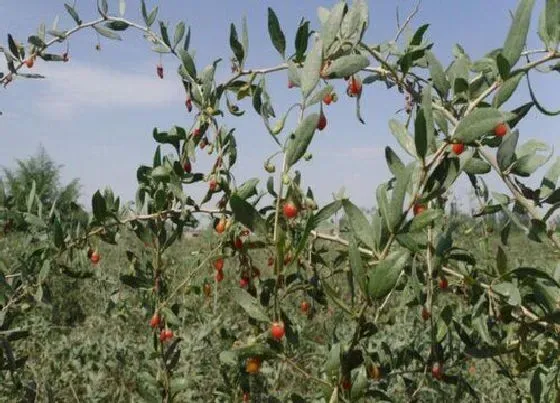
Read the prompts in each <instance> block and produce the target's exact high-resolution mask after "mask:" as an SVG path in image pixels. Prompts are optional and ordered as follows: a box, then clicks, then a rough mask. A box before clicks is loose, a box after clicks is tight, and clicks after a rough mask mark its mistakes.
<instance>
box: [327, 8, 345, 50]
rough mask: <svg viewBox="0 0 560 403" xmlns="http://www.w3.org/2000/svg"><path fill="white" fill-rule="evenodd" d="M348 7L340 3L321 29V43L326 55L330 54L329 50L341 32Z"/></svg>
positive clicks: (333, 9)
mask: <svg viewBox="0 0 560 403" xmlns="http://www.w3.org/2000/svg"><path fill="white" fill-rule="evenodd" d="M346 7H347V6H346V4H345V2H338V3H337V4H335V6H334V7H333V8H332V10H331V12H330V14H329V18H328V19H327V21H326V22H325V23H324V24H323V25H322V27H321V43H322V49H323V52H324V53H325V54H328V51H329V48H330V47H331V45H332V44H333V42H334V41H335V39H336V35H337V34H338V32H339V31H340V24H341V23H342V18H343V16H344V10H345V9H346Z"/></svg>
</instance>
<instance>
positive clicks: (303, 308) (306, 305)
mask: <svg viewBox="0 0 560 403" xmlns="http://www.w3.org/2000/svg"><path fill="white" fill-rule="evenodd" d="M301 311H302V312H303V313H307V311H309V303H308V302H307V301H301Z"/></svg>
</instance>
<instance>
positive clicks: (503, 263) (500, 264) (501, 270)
mask: <svg viewBox="0 0 560 403" xmlns="http://www.w3.org/2000/svg"><path fill="white" fill-rule="evenodd" d="M496 268H497V269H498V275H500V276H502V275H504V274H505V273H507V271H508V263H507V255H506V253H505V252H504V250H503V249H502V247H501V246H498V253H497V255H496Z"/></svg>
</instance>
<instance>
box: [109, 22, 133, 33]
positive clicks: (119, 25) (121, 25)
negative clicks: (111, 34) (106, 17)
mask: <svg viewBox="0 0 560 403" xmlns="http://www.w3.org/2000/svg"><path fill="white" fill-rule="evenodd" d="M105 26H106V27H107V28H109V29H110V30H111V31H126V29H127V28H128V27H129V25H128V22H124V21H109V22H108V23H107V24H105Z"/></svg>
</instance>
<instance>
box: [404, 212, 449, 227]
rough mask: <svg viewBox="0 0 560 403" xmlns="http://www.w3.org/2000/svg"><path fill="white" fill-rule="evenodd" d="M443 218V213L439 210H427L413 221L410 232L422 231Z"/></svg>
mask: <svg viewBox="0 0 560 403" xmlns="http://www.w3.org/2000/svg"><path fill="white" fill-rule="evenodd" d="M442 217H443V211H442V210H439V209H427V210H424V211H422V212H421V213H420V214H418V215H417V216H415V217H414V218H413V219H412V222H411V224H410V227H409V228H408V230H409V231H410V232H417V231H421V230H423V229H424V228H426V227H427V226H428V225H430V224H431V223H432V222H434V221H437V220H439V219H441V218H442Z"/></svg>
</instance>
